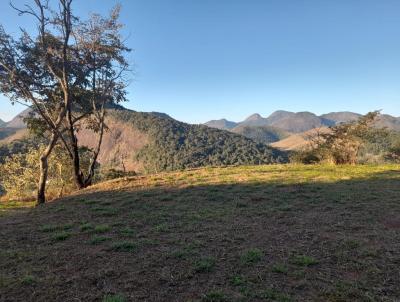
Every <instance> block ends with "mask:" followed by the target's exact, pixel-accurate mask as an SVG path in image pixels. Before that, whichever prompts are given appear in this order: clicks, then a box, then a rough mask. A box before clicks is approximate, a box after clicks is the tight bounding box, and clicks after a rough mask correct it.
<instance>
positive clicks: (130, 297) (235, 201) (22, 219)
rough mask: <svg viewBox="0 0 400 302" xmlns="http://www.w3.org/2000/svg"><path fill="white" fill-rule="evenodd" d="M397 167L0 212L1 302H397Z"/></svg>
mask: <svg viewBox="0 0 400 302" xmlns="http://www.w3.org/2000/svg"><path fill="white" fill-rule="evenodd" d="M399 170H400V166H399V165H387V166H343V167H332V166H301V165H274V166H244V167H228V168H202V169H197V170H188V171H185V172H173V173H162V174H155V175H149V176H143V177H135V178H131V179H125V180H123V179H121V180H116V181H111V182H107V183H102V184H99V185H97V186H95V187H92V188H91V189H88V190H85V191H82V192H80V193H79V194H76V195H73V196H70V197H68V198H65V199H62V200H58V201H55V202H52V203H49V204H47V205H45V206H43V207H38V208H18V204H16V205H15V207H14V208H13V207H12V206H8V208H5V209H3V211H2V212H0V213H1V214H0V215H1V216H0V245H1V249H0V300H1V301H74V300H76V301H350V300H351V301H395V300H396V298H398V297H399V296H400V287H399V284H400V275H399V273H398V266H399V263H400V262H399V261H400V246H399V242H400V203H399V194H400V186H399V183H400V173H399Z"/></svg>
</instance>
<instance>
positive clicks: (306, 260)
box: [290, 255, 318, 266]
mask: <svg viewBox="0 0 400 302" xmlns="http://www.w3.org/2000/svg"><path fill="white" fill-rule="evenodd" d="M290 262H291V263H292V264H296V265H299V266H310V265H315V264H318V260H317V259H315V258H313V257H310V256H306V255H295V256H292V258H291V259H290Z"/></svg>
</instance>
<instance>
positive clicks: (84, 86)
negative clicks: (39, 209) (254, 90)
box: [0, 0, 128, 204]
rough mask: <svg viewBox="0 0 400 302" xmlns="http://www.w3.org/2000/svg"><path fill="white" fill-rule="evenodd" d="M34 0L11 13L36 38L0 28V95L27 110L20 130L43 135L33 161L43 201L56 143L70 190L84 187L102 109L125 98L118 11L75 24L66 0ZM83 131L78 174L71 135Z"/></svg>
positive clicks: (76, 20)
mask: <svg viewBox="0 0 400 302" xmlns="http://www.w3.org/2000/svg"><path fill="white" fill-rule="evenodd" d="M57 2H58V3H57V4H58V5H57V6H56V8H52V7H51V6H50V2H49V1H43V0H35V1H34V4H33V5H28V4H27V5H24V6H22V8H18V7H14V6H13V5H12V4H11V6H13V8H15V10H16V11H17V12H18V13H19V15H27V16H29V17H32V19H33V20H34V22H35V26H34V28H35V29H37V32H36V33H35V34H33V35H31V34H30V32H29V31H27V30H23V29H22V30H21V31H22V32H21V37H20V38H19V39H14V38H13V37H12V36H11V35H9V34H7V33H6V32H5V30H4V28H3V26H1V25H0V92H1V93H2V94H4V95H5V96H6V97H8V98H9V99H10V101H11V102H12V103H15V102H18V103H22V104H25V105H28V106H29V107H30V108H31V112H30V115H29V116H28V117H27V118H26V121H27V124H28V127H29V128H30V129H31V130H33V131H34V132H35V133H36V134H42V135H43V136H44V137H46V147H45V148H43V149H42V150H41V151H42V153H41V155H40V157H38V159H37V160H38V163H39V169H40V173H39V177H38V181H37V188H38V189H37V202H38V204H40V203H44V202H45V192H46V184H47V177H48V170H49V163H48V161H49V157H50V156H51V154H52V152H53V150H54V148H55V146H56V145H57V143H58V142H60V143H61V144H62V145H63V146H64V148H65V150H66V152H67V154H68V155H69V157H70V161H71V166H72V167H73V171H74V180H75V183H76V185H77V187H78V188H83V187H85V186H88V185H90V184H91V183H92V180H93V177H94V169H95V166H96V160H97V157H98V154H99V152H100V147H101V143H102V137H103V133H104V130H105V128H106V126H105V112H106V111H105V109H106V107H107V106H109V105H112V104H115V103H118V102H121V101H123V100H125V82H124V80H123V76H124V72H125V71H126V69H127V62H126V61H125V58H124V53H125V52H126V51H128V49H127V48H126V47H125V46H124V42H123V41H122V39H121V36H120V34H119V31H120V29H121V25H120V24H119V22H118V16H119V8H118V7H117V8H116V9H114V10H113V11H112V12H111V14H110V16H109V17H108V18H102V17H100V16H99V15H93V16H92V17H91V18H90V19H89V20H87V21H82V20H80V19H79V18H78V17H77V16H75V15H73V10H72V8H71V5H72V0H58V1H57ZM81 127H88V128H90V129H92V130H93V131H94V132H95V133H96V134H97V135H98V143H97V146H96V147H95V148H94V149H93V150H91V151H92V152H91V162H90V165H89V169H88V171H87V173H86V175H85V172H86V171H84V170H83V167H82V166H81V163H80V158H81V154H80V153H79V152H80V151H81V149H80V144H79V143H78V139H77V136H76V132H77V131H78V130H79V129H80V128H81Z"/></svg>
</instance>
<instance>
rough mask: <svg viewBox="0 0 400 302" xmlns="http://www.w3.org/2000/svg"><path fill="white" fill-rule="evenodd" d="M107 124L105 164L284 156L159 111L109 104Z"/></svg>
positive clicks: (188, 164)
mask: <svg viewBox="0 0 400 302" xmlns="http://www.w3.org/2000/svg"><path fill="white" fill-rule="evenodd" d="M107 126H108V128H109V130H108V131H107V132H106V134H105V136H104V142H103V145H102V146H103V147H102V150H101V153H100V154H99V161H100V163H101V164H102V165H103V166H109V167H110V168H116V169H122V168H125V169H127V170H135V171H164V170H176V169H183V168H194V167H200V166H208V165H215V166H218V165H236V164H261V163H274V162H281V161H285V159H286V154H285V153H283V152H281V151H278V150H276V149H273V148H271V147H269V146H267V145H266V144H262V143H257V142H255V141H253V140H251V139H248V138H246V137H244V136H242V135H238V134H234V133H230V132H227V131H223V130H218V129H213V128H210V127H207V126H204V125H190V124H186V123H183V122H179V121H176V120H174V119H172V118H171V117H169V116H168V115H165V114H160V113H143V112H135V111H131V110H127V109H122V110H109V115H108V119H107ZM78 136H79V140H80V141H83V142H85V145H86V146H88V147H93V146H94V144H95V143H96V141H95V139H94V136H93V135H92V133H91V131H90V130H87V129H84V128H82V130H80V131H79V132H78ZM24 142H26V143H24ZM31 142H32V140H31V139H29V138H27V139H19V140H14V141H13V142H12V144H10V142H9V141H7V144H5V143H4V141H3V146H2V147H0V152H1V153H3V155H7V154H10V153H12V152H16V150H15V149H18V148H21V149H24V148H25V146H26V145H29V144H30V143H31Z"/></svg>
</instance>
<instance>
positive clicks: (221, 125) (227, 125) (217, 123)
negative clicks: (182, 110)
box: [204, 118, 237, 130]
mask: <svg viewBox="0 0 400 302" xmlns="http://www.w3.org/2000/svg"><path fill="white" fill-rule="evenodd" d="M204 125H206V126H208V127H211V128H217V129H221V130H231V129H233V128H235V127H236V126H237V123H235V122H231V121H228V120H227V119H225V118H222V119H219V120H211V121H208V122H207V123H205V124H204Z"/></svg>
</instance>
